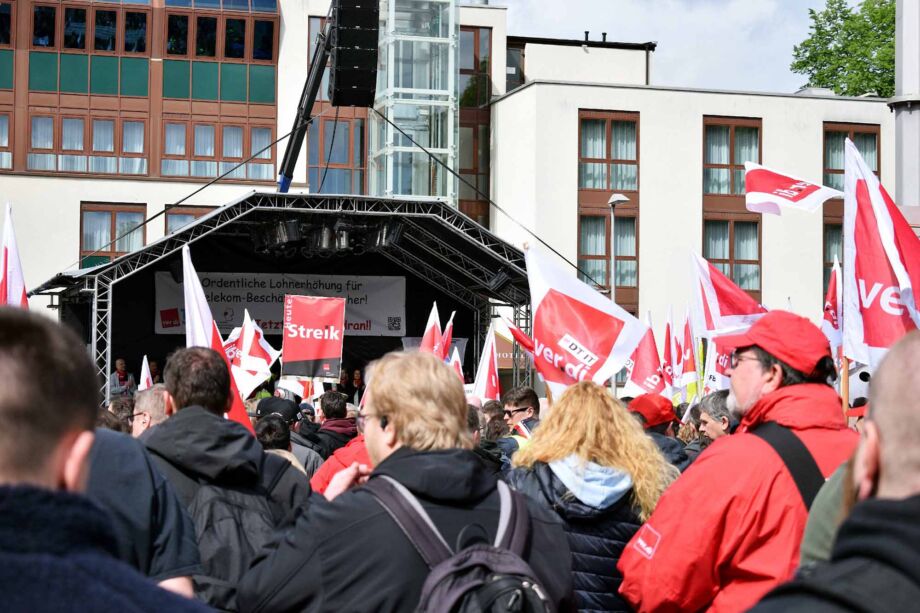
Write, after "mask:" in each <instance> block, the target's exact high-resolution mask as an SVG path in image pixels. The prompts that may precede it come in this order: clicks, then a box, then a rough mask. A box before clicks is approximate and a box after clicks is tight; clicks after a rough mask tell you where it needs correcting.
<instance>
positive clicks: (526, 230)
mask: <svg viewBox="0 0 920 613" xmlns="http://www.w3.org/2000/svg"><path fill="white" fill-rule="evenodd" d="M371 110H373V111H374V112H375V113H377V116H378V117H380V118H381V119H383V120H384V121H385V122H387V123H388V124H390V125H391V126H393V127H394V128H396V129H397V130H399V133H400V134H402V135H403V136H405V137H406V138H408V139H409V141H410V142H411V143H412V144H413V145H415V146H416V147H418V148H419V149H421V150H422V151H424V152H425V154H426V155H427V156H428V157H430V158H431V159H433V160H434V161H436V162H437V163H438V164H440V165H441V166H443V167H444V168H445V169H446V170H447V172H449V173H450V174H452V175H454V176H455V177H457V178H458V179H460V180H461V181H463V183H464V184H466V185H467V186H468V187H471V188H472V189H473V191H474V192H476V193H477V194H479V195H480V196H481V197H482V198H483V199H484V200H487V201H488V202H489V204H490V205H492V206H494V207H495V209H496V210H497V211H499V212H501V213H503V214H504V215H505V217H507V218H508V219H510V220H511V221H513V222H514V223H516V224H517V225H518V227H519V228H521V229H522V230H524V231H525V232H527V233H528V234H530V235H531V236H532V237H534V238H535V239H537V240H538V241H539V242H540V244H541V245H543V246H544V247H546V248H547V249H549V250H550V251H552V252H553V253H555V254H556V255H558V256H559V257H560V258H562V261H563V262H565V263H566V264H568V265H569V266H571V267H572V268H574V269H575V270H577V271H578V272H579V273H581V274H582V275H584V276H585V278H586V279H588V280H589V281H591V283H593V284H594V285H596V286H597V287H601V284H600V283H598V282H597V281H595V280H594V277H592V276H591V275H589V274H588V273H586V272H585V271H584V270H582V269H581V268H579V267H578V265H577V264H575V263H573V262H571V261H570V260H569V259H568V258H567V257H565V256H564V255H562V254H561V253H559V252H558V251H556V249H554V248H553V246H552V245H550V244H549V243H547V242H546V241H545V240H543V239H542V238H540V237H539V236H537V235H536V234H535V233H534V232H533V231H532V230H531V229H530V228H528V227H527V226H525V225H524V224H522V223H521V222H519V221H518V220H517V219H515V218H514V217H512V216H511V214H510V213H509V212H508V211H506V210H505V209H503V208H502V207H500V206H498V205H497V204H495V201H494V200H492V199H491V198H489V196H488V195H487V194H484V193H482V192H481V191H479V188H478V187H476V186H475V185H473V184H472V183H470V182H469V181H467V180H466V179H464V178H463V177H462V176H461V175H460V173H458V172H456V171H455V170H454V169H453V168H451V167H450V166H448V165H447V164H445V163H444V162H442V161H441V158H439V157H438V156H436V155H434V154H433V153H431V152H430V151H428V150H427V149H426V148H425V147H423V146H421V145H420V144H418V143H417V142H416V141H415V139H414V138H412V137H411V136H409V134H407V133H406V131H405V130H403V129H402V128H400V127H399V126H398V125H396V124H395V123H393V122H392V121H390V120H389V118H387V116H386V115H384V114H383V113H381V112H380V111H378V110H377V109H375V108H373V107H371ZM610 273H611V281H612V280H613V277H612V275H613V271H610Z"/></svg>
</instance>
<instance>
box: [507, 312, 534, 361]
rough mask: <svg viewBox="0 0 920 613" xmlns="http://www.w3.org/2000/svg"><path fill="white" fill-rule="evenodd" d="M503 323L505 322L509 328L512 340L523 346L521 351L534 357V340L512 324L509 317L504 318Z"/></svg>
mask: <svg viewBox="0 0 920 613" xmlns="http://www.w3.org/2000/svg"><path fill="white" fill-rule="evenodd" d="M502 321H503V322H505V325H506V326H508V331H509V332H510V333H511V338H513V339H514V342H516V343H517V344H518V345H520V346H521V349H523V350H524V351H526V352H527V353H529V354H530V355H533V353H534V348H533V339H532V338H530V337H529V336H527V334H526V333H525V332H524V331H523V330H521V329H520V328H518V327H517V326H516V325H514V323H512V322H511V320H510V319H508V318H507V317H502Z"/></svg>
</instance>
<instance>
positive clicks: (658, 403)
mask: <svg viewBox="0 0 920 613" xmlns="http://www.w3.org/2000/svg"><path fill="white" fill-rule="evenodd" d="M628 408H629V410H630V411H632V412H633V413H638V414H639V415H641V416H642V417H643V418H645V427H646V428H654V427H655V426H657V425H659V424H667V423H670V422H672V421H677V416H676V415H675V414H674V405H673V404H671V401H670V400H668V399H667V398H665V397H664V396H662V395H660V394H642V395H641V396H636V397H635V398H633V399H632V401H631V402H630V403H629V407H628Z"/></svg>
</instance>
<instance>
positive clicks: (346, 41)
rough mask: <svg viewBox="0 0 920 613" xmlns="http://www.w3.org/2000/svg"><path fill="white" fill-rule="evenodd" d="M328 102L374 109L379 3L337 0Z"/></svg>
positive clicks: (333, 12)
mask: <svg viewBox="0 0 920 613" xmlns="http://www.w3.org/2000/svg"><path fill="white" fill-rule="evenodd" d="M332 18H333V26H332V33H331V44H332V53H331V67H330V69H329V100H330V101H331V102H332V105H333V106H373V105H374V94H375V92H376V89H377V37H378V35H379V30H380V3H379V1H378V0H334V6H333V11H332Z"/></svg>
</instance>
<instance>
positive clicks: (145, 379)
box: [137, 354, 153, 392]
mask: <svg viewBox="0 0 920 613" xmlns="http://www.w3.org/2000/svg"><path fill="white" fill-rule="evenodd" d="M151 387H153V376H151V374H150V364H149V363H148V362H147V356H146V354H145V355H144V359H143V360H142V361H141V380H140V381H138V382H137V391H139V392H143V391H144V390H148V389H150V388H151Z"/></svg>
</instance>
